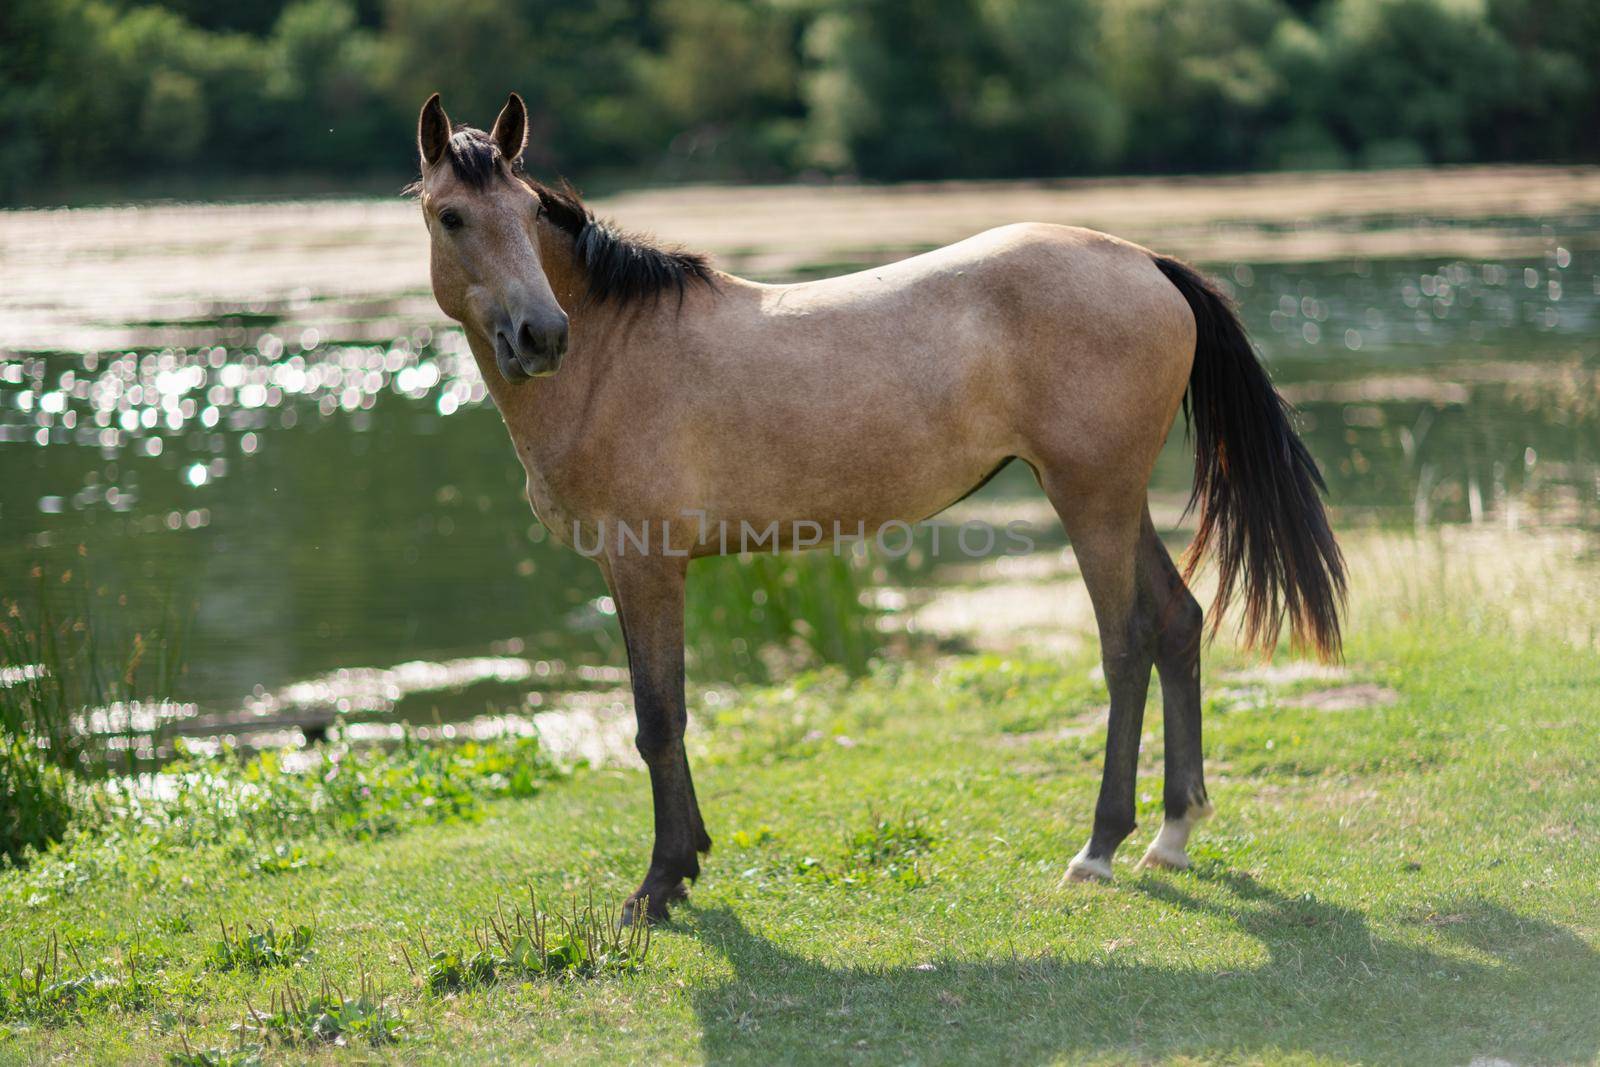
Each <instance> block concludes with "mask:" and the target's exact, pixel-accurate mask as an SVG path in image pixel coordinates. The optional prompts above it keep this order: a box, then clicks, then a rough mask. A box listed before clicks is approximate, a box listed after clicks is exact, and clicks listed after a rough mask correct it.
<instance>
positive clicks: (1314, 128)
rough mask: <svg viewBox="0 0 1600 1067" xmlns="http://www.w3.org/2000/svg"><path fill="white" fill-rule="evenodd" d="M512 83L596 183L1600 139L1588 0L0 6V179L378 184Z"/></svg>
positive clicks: (263, 1)
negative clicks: (432, 124)
mask: <svg viewBox="0 0 1600 1067" xmlns="http://www.w3.org/2000/svg"><path fill="white" fill-rule="evenodd" d="M513 88H515V89H517V90H519V91H520V92H522V93H523V95H524V96H525V97H526V98H527V100H528V103H529V105H530V106H531V108H532V111H533V116H534V123H533V140H532V157H531V162H532V164H533V166H534V168H535V169H537V170H539V171H541V172H551V171H561V172H565V173H568V174H572V175H576V176H578V177H579V178H582V179H585V180H591V181H592V180H602V181H603V180H605V179H607V178H608V177H611V176H616V177H621V178H626V179H628V180H654V181H670V180H683V179H736V180H752V179H754V180H759V179H774V178H784V177H791V176H795V175H809V174H848V175H855V176H859V177H862V178H866V179H883V180H892V179H915V178H943V177H1008V176H1043V175H1064V174H1081V173H1096V172H1112V171H1139V172H1153V173H1165V172H1183V171H1210V170H1224V169H1226V170H1241V169H1254V168H1281V167H1328V166H1334V167H1339V166H1376V165H1392V164H1406V163H1458V162H1472V161H1489V160H1579V159H1594V158H1596V157H1597V156H1600V4H1597V3H1595V2H1594V0H1184V2H1182V3H1174V2H1169V0H452V2H450V3H448V4H440V3H435V2H433V0H291V2H288V3H285V2H283V0H230V2H228V3H211V2H209V0H164V2H161V3H137V2H134V0H9V2H8V3H6V4H5V5H3V11H0V134H3V143H4V146H5V149H4V151H3V152H0V200H3V201H4V202H11V203H16V202H24V201H51V200H61V199H71V198H73V197H74V196H80V195H83V196H93V195H96V192H98V194H99V195H102V196H104V195H110V196H117V195H128V192H129V190H130V189H133V188H139V189H141V190H143V191H148V192H151V193H156V194H159V193H161V192H162V191H163V189H170V190H173V191H192V190H194V189H198V188H204V187H205V183H206V182H208V181H215V180H217V179H235V178H238V177H240V176H251V177H253V178H255V179H257V183H256V185H257V187H258V188H263V187H264V188H266V189H271V188H274V187H277V186H281V187H284V188H289V187H291V186H293V185H294V180H295V179H302V180H305V179H312V178H314V180H315V182H316V183H320V184H319V185H318V186H317V187H321V188H327V189H329V190H336V189H340V188H357V187H362V183H367V185H369V186H370V185H371V184H373V183H376V182H379V181H387V180H391V179H395V178H398V177H403V176H404V175H406V174H407V173H408V172H409V171H410V170H411V169H412V168H413V149H412V147H411V145H412V136H413V130H414V126H413V123H414V122H415V115H416V110H417V108H418V106H419V105H420V103H421V101H422V100H423V98H424V97H425V96H426V95H427V94H428V93H429V92H432V91H434V90H435V89H437V90H441V91H442V92H443V93H444V94H445V102H446V106H447V107H448V108H449V109H450V111H451V113H452V114H453V115H454V116H455V117H456V118H457V119H458V120H466V121H470V122H473V123H477V124H487V123H488V122H489V121H491V120H492V119H493V117H494V114H495V110H496V109H497V108H498V106H499V104H500V102H501V101H502V100H503V99H504V97H505V94H506V92H507V91H508V90H510V89H513ZM141 183H142V184H141ZM213 191H227V190H226V189H225V188H215V189H214V190H213Z"/></svg>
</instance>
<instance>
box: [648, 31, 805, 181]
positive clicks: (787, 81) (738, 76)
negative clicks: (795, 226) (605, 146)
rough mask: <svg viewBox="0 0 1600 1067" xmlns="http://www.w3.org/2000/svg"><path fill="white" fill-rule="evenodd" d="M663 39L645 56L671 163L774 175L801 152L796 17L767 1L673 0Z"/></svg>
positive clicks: (650, 91)
mask: <svg viewBox="0 0 1600 1067" xmlns="http://www.w3.org/2000/svg"><path fill="white" fill-rule="evenodd" d="M657 15H658V17H659V19H660V21H661V28H662V34H663V43H662V47H661V50H660V51H659V52H651V53H646V54H644V55H642V56H641V57H640V59H639V83H640V86H641V88H642V89H643V90H644V99H645V100H646V101H647V102H650V103H652V104H653V105H654V106H655V108H656V109H657V110H658V113H659V115H660V119H661V122H662V124H663V127H664V132H666V133H667V134H668V137H669V140H668V141H667V142H666V146H665V147H666V151H667V153H668V166H669V169H671V170H674V171H679V172H690V171H698V172H700V173H704V172H706V171H710V172H713V173H716V174H718V175H722V176H733V177H751V176H758V175H759V176H775V175H780V174H782V173H785V172H789V171H792V170H793V169H794V166H795V164H796V162H797V160H798V158H799V157H798V148H799V145H800V140H801V136H802V132H801V120H802V119H803V116H804V109H803V104H802V101H801V98H800V85H799V76H798V64H797V61H796V60H797V45H796V42H797V37H796V28H795V23H796V20H795V18H794V17H793V15H792V13H791V11H790V10H788V9H786V8H781V7H779V6H776V5H774V4H772V3H769V2H767V0H664V2H663V3H662V4H661V5H660V7H659V8H658V9H657Z"/></svg>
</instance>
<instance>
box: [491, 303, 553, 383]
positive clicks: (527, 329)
mask: <svg viewBox="0 0 1600 1067" xmlns="http://www.w3.org/2000/svg"><path fill="white" fill-rule="evenodd" d="M566 352H567V316H566V315H565V314H563V313H561V312H557V313H556V314H555V315H553V316H547V317H540V318H538V319H524V320H521V321H507V322H505V323H503V324H502V325H501V326H500V327H499V328H498V329H496V330H495V334H494V358H495V363H497V364H498V365H499V367H500V373H501V374H502V375H504V376H505V379H506V381H508V382H522V381H527V380H528V379H529V378H543V377H545V376H546V375H550V374H554V373H555V372H556V370H557V368H559V367H560V366H561V357H562V356H564V355H566Z"/></svg>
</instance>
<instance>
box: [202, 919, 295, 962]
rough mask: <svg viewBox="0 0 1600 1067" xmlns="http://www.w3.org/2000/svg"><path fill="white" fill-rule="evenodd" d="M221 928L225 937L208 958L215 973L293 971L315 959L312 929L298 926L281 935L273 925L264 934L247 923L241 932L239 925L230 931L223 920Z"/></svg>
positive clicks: (215, 944) (213, 948)
mask: <svg viewBox="0 0 1600 1067" xmlns="http://www.w3.org/2000/svg"><path fill="white" fill-rule="evenodd" d="M217 926H218V927H219V928H220V930H221V934H222V936H221V938H219V939H218V940H217V941H215V942H213V943H212V946H211V953H210V955H209V956H207V958H206V963H207V965H208V966H210V967H211V968H212V969H213V970H218V971H232V970H235V969H239V970H248V971H264V970H267V969H268V968H272V967H291V966H293V965H295V964H297V963H305V962H307V961H308V960H310V959H311V957H312V955H313V953H312V951H311V928H310V927H309V926H294V927H291V928H289V929H288V930H285V931H283V932H282V933H279V932H278V929H277V927H276V926H274V925H273V924H272V923H270V922H269V923H267V925H266V927H265V928H264V929H261V930H257V929H256V928H255V927H254V926H253V925H251V924H249V923H246V924H245V926H244V929H243V930H240V928H239V926H238V924H234V925H233V926H231V927H230V926H229V925H228V923H227V921H226V920H224V919H221V918H219V919H217Z"/></svg>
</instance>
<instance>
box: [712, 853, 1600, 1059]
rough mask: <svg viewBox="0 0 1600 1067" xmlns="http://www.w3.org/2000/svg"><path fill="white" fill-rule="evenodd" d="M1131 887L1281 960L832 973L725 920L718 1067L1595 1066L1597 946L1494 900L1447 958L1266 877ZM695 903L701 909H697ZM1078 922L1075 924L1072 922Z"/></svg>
mask: <svg viewBox="0 0 1600 1067" xmlns="http://www.w3.org/2000/svg"><path fill="white" fill-rule="evenodd" d="M1200 877H1201V879H1202V880H1203V881H1204V882H1206V883H1208V884H1209V885H1210V886H1212V887H1214V889H1215V890H1216V892H1215V893H1210V892H1208V893H1207V894H1206V896H1207V897H1215V898H1217V899H1205V898H1203V897H1202V896H1199V895H1196V893H1194V892H1191V891H1190V890H1189V889H1188V888H1186V886H1185V880H1184V879H1164V878H1146V879H1143V880H1141V881H1138V882H1135V883H1133V888H1134V889H1136V890H1137V891H1139V892H1143V893H1145V894H1146V895H1148V896H1149V897H1152V898H1154V899H1156V900H1159V901H1162V902H1164V903H1166V904H1168V905H1170V906H1172V907H1173V908H1175V909H1179V910H1182V911H1190V912H1200V913H1206V914H1209V915H1213V916H1217V917H1221V918H1223V919H1225V920H1226V921H1228V922H1231V923H1232V924H1234V926H1235V927H1236V928H1237V930H1238V931H1240V932H1241V933H1243V934H1245V935H1246V936H1248V937H1250V938H1252V939H1254V940H1255V941H1256V943H1257V944H1258V945H1259V947H1260V950H1261V952H1262V953H1264V955H1265V957H1266V959H1265V960H1264V961H1263V962H1260V963H1259V964H1256V965H1253V966H1251V967H1249V968H1246V969H1241V970H1232V971H1228V970H1215V969H1210V968H1207V967H1203V966H1199V965H1191V964H1189V963H1186V962H1185V961H1184V960H1183V959H1181V958H1176V959H1173V960H1172V961H1171V962H1170V963H1163V964H1160V965H1154V964H1150V963H1141V962H1132V961H1130V962H1127V963H1122V962H1119V961H1117V960H1116V959H1115V958H1114V957H1112V958H1105V957H1103V956H1102V957H1099V958H1096V959H1093V960H1071V959H1059V958H1055V957H1049V956H1041V957H1031V958H1018V957H1002V958H998V959H987V960H936V961H934V966H933V967H932V968H931V969H930V968H928V967H927V965H923V966H922V967H921V968H918V967H909V968H890V969H880V968H870V967H860V968H857V967H848V966H846V967H833V966H828V965H825V964H821V963H818V962H815V961H813V960H811V959H807V958H805V957H802V956H798V955H795V954H793V953H790V952H787V951H785V950H784V949H782V948H779V947H778V946H776V945H774V944H773V943H772V942H771V941H769V940H767V939H766V938H764V937H762V936H760V935H759V934H756V933H753V932H752V931H750V930H749V929H748V928H746V927H745V926H744V924H743V923H742V922H741V921H740V919H739V918H738V917H737V916H735V915H734V914H733V913H732V912H730V911H728V910H726V909H721V908H718V909H712V910H704V911H699V912H694V913H693V916H694V924H695V932H696V934H697V936H698V937H699V938H700V939H701V940H702V942H703V943H705V944H706V945H707V947H709V948H712V949H714V950H716V951H718V952H721V953H722V954H723V955H724V956H726V958H727V960H728V962H729V963H730V964H732V966H733V969H734V976H733V978H732V979H731V980H729V981H728V982H726V983H724V984H723V985H721V986H717V987H715V988H711V989H708V990H706V991H705V992H703V993H700V994H698V996H697V998H696V1003H695V1008H696V1012H697V1014H698V1016H699V1019H700V1023H701V1026H702V1031H703V1038H702V1040H703V1050H704V1052H705V1056H706V1059H707V1060H708V1061H709V1062H712V1063H780V1062H782V1063H793V1062H839V1061H841V1060H844V1061H850V1062H894V1063H907V1062H919V1063H928V1062H986V1063H994V1062H1000V1063H1004V1064H1007V1065H1021V1064H1034V1063H1048V1062H1056V1061H1059V1060H1060V1059H1062V1058H1064V1057H1072V1058H1083V1059H1111V1060H1122V1059H1126V1058H1129V1057H1137V1058H1147V1057H1154V1056H1160V1055H1179V1056H1182V1055H1189V1056H1206V1057H1251V1056H1257V1055H1286V1056H1290V1057H1293V1058H1296V1059H1299V1058H1308V1057H1314V1058H1318V1059H1323V1058H1326V1059H1334V1060H1364V1061H1376V1062H1396V1061H1403V1062H1407V1063H1440V1064H1457V1065H1459V1064H1465V1063H1467V1062H1469V1061H1470V1060H1472V1059H1473V1058H1475V1057H1479V1056H1486V1057H1498V1058H1502V1059H1507V1060H1511V1061H1513V1062H1518V1063H1525V1062H1528V1061H1540V1062H1564V1063H1566V1062H1583V1063H1587V1062H1590V1061H1591V1060H1592V1059H1594V1057H1595V1056H1596V1054H1597V1052H1600V954H1597V953H1596V952H1595V950H1594V949H1592V948H1591V947H1590V946H1589V945H1588V944H1586V943H1585V942H1584V941H1583V940H1582V939H1580V938H1579V937H1577V936H1576V935H1574V934H1573V933H1572V932H1570V931H1568V930H1566V929H1564V928H1562V927H1560V926H1557V925H1554V924H1552V923H1549V922H1546V921H1543V920H1540V919H1532V918H1528V917H1526V916H1521V915H1518V914H1516V913H1514V912H1511V911H1508V910H1506V909H1504V908H1502V907H1499V906H1497V905H1494V904H1491V903H1488V902H1486V901H1482V900H1468V901H1464V902H1460V903H1458V904H1456V905H1455V906H1452V907H1451V908H1449V909H1446V910H1443V911H1441V912H1438V913H1434V914H1431V915H1429V916H1423V917H1419V918H1418V919H1417V922H1418V923H1419V925H1420V924H1424V923H1426V924H1428V925H1432V926H1435V927H1436V928H1437V929H1438V930H1440V931H1441V933H1442V935H1443V936H1444V937H1445V938H1446V939H1447V940H1448V941H1450V942H1451V943H1452V944H1451V946H1450V948H1449V949H1448V950H1440V951H1436V950H1434V949H1431V948H1426V947H1418V946H1416V945H1412V944H1407V943H1404V942H1403V941H1399V940H1393V939H1389V938H1386V937H1384V936H1382V935H1379V934H1376V933H1374V932H1373V930H1372V929H1371V928H1370V927H1369V926H1368V924H1367V921H1366V919H1365V918H1364V917H1363V916H1362V915H1361V914H1359V913H1357V912H1355V911H1352V910H1350V909H1348V908H1343V907H1338V906H1335V905H1330V904H1327V903H1323V902H1319V901H1315V900H1312V899H1306V898H1294V897H1285V896H1282V895H1280V894H1279V893H1277V892H1275V891H1274V890H1272V889H1269V888H1267V887H1266V886H1263V885H1261V884H1260V883H1257V882H1255V881H1252V880H1251V879H1249V878H1246V877H1242V876H1238V875H1232V874H1212V875H1209V876H1208V875H1205V874H1201V875H1200ZM691 911H692V909H685V912H686V914H688V913H690V912H691ZM1065 921H1070V920H1065Z"/></svg>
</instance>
